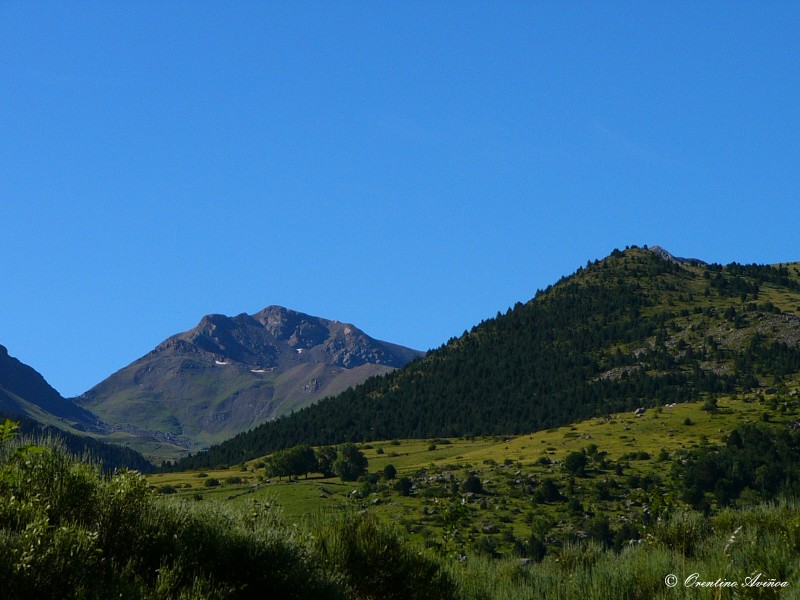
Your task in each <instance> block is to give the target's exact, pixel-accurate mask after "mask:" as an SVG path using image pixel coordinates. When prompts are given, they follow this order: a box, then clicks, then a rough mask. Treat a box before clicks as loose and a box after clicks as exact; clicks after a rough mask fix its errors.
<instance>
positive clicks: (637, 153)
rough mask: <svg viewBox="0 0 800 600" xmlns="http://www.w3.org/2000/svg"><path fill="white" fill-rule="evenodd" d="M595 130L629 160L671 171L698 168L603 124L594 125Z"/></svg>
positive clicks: (603, 139)
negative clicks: (666, 168)
mask: <svg viewBox="0 0 800 600" xmlns="http://www.w3.org/2000/svg"><path fill="white" fill-rule="evenodd" d="M593 129H594V131H595V133H597V134H598V135H599V136H600V138H601V140H602V141H603V142H604V143H605V144H607V145H608V146H610V147H611V149H612V150H614V151H615V152H618V153H620V154H622V155H625V156H627V157H628V158H632V159H635V160H639V161H642V162H646V163H649V164H651V165H655V166H658V167H668V168H671V169H693V168H694V167H695V166H696V165H692V164H690V163H687V162H685V161H682V160H678V159H675V158H673V157H671V156H667V154H666V152H663V151H661V150H660V149H658V148H652V147H650V146H648V145H646V144H643V143H641V142H639V141H638V140H634V139H632V138H631V137H629V136H628V135H625V134H624V133H622V132H620V131H618V130H616V129H611V128H610V127H607V126H606V125H604V124H602V123H599V122H595V123H593Z"/></svg>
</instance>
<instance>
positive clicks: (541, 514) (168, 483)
mask: <svg viewBox="0 0 800 600" xmlns="http://www.w3.org/2000/svg"><path fill="white" fill-rule="evenodd" d="M717 406H718V409H717V411H716V412H714V413H712V412H709V411H708V410H706V409H705V408H704V403H702V402H694V403H683V404H677V405H675V406H666V407H661V408H657V409H649V410H647V411H646V412H645V413H644V414H643V415H641V416H638V417H637V416H635V415H634V414H633V413H630V412H629V413H621V414H614V415H610V416H607V417H601V418H594V419H589V420H585V421H581V422H579V423H576V424H574V425H571V426H566V427H560V428H557V429H551V430H548V431H542V432H538V433H534V434H530V435H521V436H515V437H502V436H500V437H480V438H474V439H435V440H389V441H383V442H373V443H370V444H362V445H361V446H360V447H361V449H362V451H363V452H364V454H365V455H366V456H367V458H368V459H369V471H370V473H375V474H380V473H381V472H382V471H383V468H384V467H385V466H386V465H388V464H392V465H394V466H395V467H396V469H397V478H401V477H409V478H410V479H411V480H412V482H413V484H414V487H415V489H414V490H413V491H412V494H411V495H408V496H404V495H402V494H401V493H400V492H399V491H397V490H396V489H395V488H394V483H395V482H387V481H383V480H381V481H378V482H376V483H373V484H370V483H369V482H367V483H364V482H348V483H345V482H341V481H340V480H339V479H338V478H329V479H324V478H321V477H320V476H318V475H317V476H314V475H312V476H310V477H309V478H308V479H299V480H297V481H292V482H287V481H286V480H285V479H284V480H283V481H277V480H274V479H272V480H270V479H269V478H267V477H266V476H265V474H264V469H263V468H261V466H262V465H263V459H259V460H254V461H250V462H248V463H245V464H242V465H238V466H236V467H231V468H228V469H225V470H209V471H191V472H182V473H171V474H157V475H152V476H150V477H149V482H150V484H151V485H153V486H155V487H156V488H157V489H159V490H161V491H162V492H172V491H173V490H174V495H175V497H178V498H181V497H183V498H194V499H195V500H197V501H206V500H209V499H217V500H222V501H224V502H230V503H234V504H246V503H248V502H252V501H253V500H260V501H268V502H271V503H273V504H277V505H279V506H280V507H281V508H282V510H283V512H284V514H285V516H286V518H287V519H288V520H290V521H292V520H294V521H299V520H301V519H302V518H303V517H304V516H306V515H309V514H313V513H318V512H330V511H339V510H342V509H344V508H346V507H350V508H357V509H362V510H366V511H369V512H371V513H374V514H375V515H377V516H378V517H379V518H381V519H382V520H385V521H387V522H391V523H395V524H397V525H399V527H400V529H401V530H402V531H405V532H406V535H407V537H408V538H409V539H412V540H416V541H418V542H422V543H426V544H427V545H429V546H436V547H442V546H445V547H446V546H447V545H448V544H450V545H451V546H457V547H460V548H463V549H464V550H465V551H467V550H468V549H470V548H475V547H476V545H480V544H484V545H488V546H487V547H489V548H490V549H491V551H492V552H493V553H500V554H509V553H511V549H512V547H513V544H514V542H515V540H520V539H526V538H527V537H529V536H530V535H531V533H532V532H533V533H534V534H538V535H540V536H541V537H542V538H550V539H552V540H556V541H557V542H558V543H561V542H564V541H568V540H570V539H580V538H581V537H582V535H583V528H585V525H586V524H587V523H588V521H589V519H590V517H592V516H594V515H596V514H603V515H606V516H608V517H609V519H610V521H611V523H612V525H613V526H618V525H619V524H621V523H624V522H626V521H631V522H633V523H641V522H643V520H644V519H645V518H646V517H647V516H648V515H652V514H653V513H658V514H660V513H661V512H667V511H670V510H674V509H676V508H677V507H681V506H683V505H682V502H681V501H680V499H679V497H678V493H677V490H676V484H675V481H674V479H673V476H672V474H671V471H672V465H673V463H674V461H676V460H680V458H681V456H682V454H683V453H685V452H686V451H689V450H692V449H694V448H698V447H700V446H702V445H705V444H721V443H724V441H725V440H726V439H727V436H728V434H729V433H730V432H731V431H732V430H733V429H734V428H735V427H736V426H737V425H739V424H740V423H746V422H761V423H766V424H769V425H770V426H774V427H785V426H786V424H787V423H790V422H793V421H795V420H797V419H798V410H800V397H798V395H797V393H796V392H795V391H793V389H792V390H790V389H789V388H788V387H787V388H785V389H784V390H783V391H781V392H776V393H774V394H769V395H767V394H760V395H759V394H748V395H740V396H728V397H724V398H719V399H718V400H717ZM706 408H707V407H706ZM592 445H594V446H596V449H593V448H592ZM582 450H588V451H589V452H590V453H591V454H592V456H593V457H596V458H595V459H594V460H590V461H589V465H588V467H587V469H586V473H585V474H583V475H574V474H571V473H569V472H568V471H567V470H566V469H565V467H564V464H563V463H564V459H565V457H566V456H567V455H568V454H569V453H571V452H576V451H582ZM469 475H476V476H477V477H478V478H479V479H480V480H481V482H482V485H483V489H484V493H481V494H469V493H465V492H464V482H465V480H466V478H467V477H468V476H469ZM637 478H638V479H637ZM373 479H374V478H373ZM546 479H550V480H552V481H553V482H554V483H555V484H556V486H557V487H558V488H559V490H560V492H561V493H562V494H563V495H564V496H565V499H564V500H563V501H548V500H543V499H542V498H541V496H540V495H537V491H539V490H541V489H542V483H543V482H544V480H546ZM209 480H217V481H218V482H219V485H218V486H215V487H208V485H207V483H206V482H207V481H209ZM566 497H568V498H570V500H574V501H576V502H579V503H580V504H579V506H580V510H578V509H577V508H576V505H575V504H574V503H568V502H566Z"/></svg>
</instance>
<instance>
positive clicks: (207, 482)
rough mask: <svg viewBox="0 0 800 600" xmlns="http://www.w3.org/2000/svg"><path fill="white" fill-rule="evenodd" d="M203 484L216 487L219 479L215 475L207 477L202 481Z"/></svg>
mask: <svg viewBox="0 0 800 600" xmlns="http://www.w3.org/2000/svg"><path fill="white" fill-rule="evenodd" d="M203 485H204V486H206V487H217V486H218V485H219V479H217V478H216V477H209V478H208V479H206V480H205V481H204V482H203Z"/></svg>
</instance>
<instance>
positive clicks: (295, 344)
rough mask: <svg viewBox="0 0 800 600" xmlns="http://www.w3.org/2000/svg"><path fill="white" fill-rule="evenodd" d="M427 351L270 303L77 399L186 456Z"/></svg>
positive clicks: (164, 349)
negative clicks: (383, 339)
mask: <svg viewBox="0 0 800 600" xmlns="http://www.w3.org/2000/svg"><path fill="white" fill-rule="evenodd" d="M422 354H423V353H422V352H419V351H416V350H411V349H409V348H405V347H403V346H398V345H395V344H390V343H387V342H382V341H379V340H375V339H373V338H371V337H370V336H368V335H367V334H366V333H364V332H363V331H361V330H360V329H358V328H357V327H355V326H354V325H351V324H347V323H341V322H339V321H331V320H327V319H322V318H319V317H314V316H311V315H307V314H305V313H301V312H297V311H294V310H290V309H287V308H284V307H281V306H268V307H267V308H265V309H264V310H262V311H260V312H257V313H255V314H252V315H248V314H245V313H242V314H240V315H237V316H235V317H229V316H225V315H219V314H212V315H206V316H204V317H203V318H202V319H201V320H200V322H199V323H198V325H197V326H196V327H194V328H193V329H190V330H189V331H186V332H183V333H179V334H177V335H174V336H172V337H170V338H169V339H167V340H165V341H164V342H162V343H161V344H159V345H158V346H157V347H156V348H155V349H153V350H152V351H151V352H149V353H148V354H146V355H145V356H143V357H141V358H139V359H138V360H136V361H134V362H133V363H131V364H130V365H128V366H127V367H125V368H123V369H121V370H120V371H118V372H116V373H114V374H113V375H111V377H109V378H108V379H106V380H105V381H103V382H101V383H100V384H98V385H96V386H95V387H93V388H92V389H91V390H89V391H88V392H86V393H85V394H83V395H82V396H80V397H79V398H77V399H76V401H77V402H78V404H80V405H81V406H83V407H85V408H87V409H90V410H91V411H92V412H94V413H95V414H96V415H98V417H99V418H100V419H102V420H103V421H105V422H106V423H107V424H109V425H110V426H112V427H114V428H116V429H118V430H120V431H125V432H127V433H129V434H133V435H136V436H139V437H141V438H151V439H153V440H158V441H159V443H161V444H164V445H165V446H164V448H162V450H166V454H167V455H168V454H170V453H172V454H175V455H177V454H181V453H185V452H186V451H187V450H193V449H197V448H198V447H203V446H205V445H208V444H209V443H212V442H214V441H218V440H221V439H224V438H226V437H230V436H232V435H235V434H236V433H239V432H241V431H244V430H246V429H249V428H250V427H253V426H254V425H257V424H259V423H262V422H264V421H267V420H269V419H271V418H274V417H276V416H279V415H282V414H288V413H290V412H292V411H293V410H295V409H298V408H301V407H303V406H307V405H308V404H311V403H313V402H315V401H316V400H319V399H320V398H323V397H325V396H330V395H334V394H337V393H339V392H342V391H344V390H345V389H347V388H349V387H351V386H353V385H357V384H359V383H361V382H363V381H364V380H366V379H367V378H369V377H371V376H373V375H381V374H384V373H387V372H389V371H391V370H393V369H395V368H397V367H401V366H403V365H405V364H406V363H408V362H409V361H411V360H413V359H414V358H417V357H419V356H421V355H422ZM167 446H171V447H172V448H171V450H170V449H168V448H167Z"/></svg>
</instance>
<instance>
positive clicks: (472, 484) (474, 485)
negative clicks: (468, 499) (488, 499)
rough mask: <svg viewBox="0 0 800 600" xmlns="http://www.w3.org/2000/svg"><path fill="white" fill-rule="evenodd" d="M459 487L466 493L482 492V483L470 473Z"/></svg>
mask: <svg viewBox="0 0 800 600" xmlns="http://www.w3.org/2000/svg"><path fill="white" fill-rule="evenodd" d="M461 488H462V489H463V490H464V491H465V492H467V493H473V494H481V493H483V483H481V480H480V478H479V477H478V476H477V475H470V476H469V477H467V479H466V480H465V481H464V484H463V485H462V486H461Z"/></svg>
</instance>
